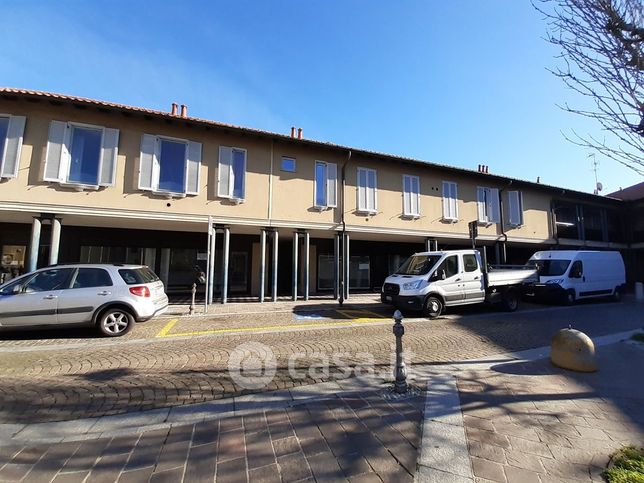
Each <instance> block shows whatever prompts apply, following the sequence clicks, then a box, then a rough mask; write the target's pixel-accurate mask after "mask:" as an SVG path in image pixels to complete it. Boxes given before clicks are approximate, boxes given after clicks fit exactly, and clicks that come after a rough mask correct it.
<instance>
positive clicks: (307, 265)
mask: <svg viewBox="0 0 644 483" xmlns="http://www.w3.org/2000/svg"><path fill="white" fill-rule="evenodd" d="M310 243H311V239H310V235H309V232H308V231H306V232H304V275H303V276H304V300H308V299H309V274H310V270H309V269H310V262H309V256H310V253H309V247H310Z"/></svg>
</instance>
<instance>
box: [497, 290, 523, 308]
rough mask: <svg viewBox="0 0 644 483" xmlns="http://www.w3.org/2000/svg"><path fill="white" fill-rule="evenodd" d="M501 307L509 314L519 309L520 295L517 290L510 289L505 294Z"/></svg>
mask: <svg viewBox="0 0 644 483" xmlns="http://www.w3.org/2000/svg"><path fill="white" fill-rule="evenodd" d="M501 306H502V307H503V309H504V310H506V311H508V312H514V311H515V310H517V309H518V308H519V295H518V294H517V291H516V290H513V289H509V290H506V291H505V293H504V294H503V301H502V302H501Z"/></svg>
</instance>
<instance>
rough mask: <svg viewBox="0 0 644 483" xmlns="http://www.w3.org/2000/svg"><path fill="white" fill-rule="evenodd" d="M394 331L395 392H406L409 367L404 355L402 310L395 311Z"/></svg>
mask: <svg viewBox="0 0 644 483" xmlns="http://www.w3.org/2000/svg"><path fill="white" fill-rule="evenodd" d="M394 320H395V323H394V327H393V332H394V335H395V336H396V367H395V368H394V378H395V382H394V392H396V393H398V394H404V393H406V392H407V369H406V368H405V361H404V360H403V356H402V336H403V334H404V333H405V327H403V325H402V314H401V313H400V310H396V311H395V312H394Z"/></svg>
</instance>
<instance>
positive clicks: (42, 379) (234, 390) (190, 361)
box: [0, 303, 642, 423]
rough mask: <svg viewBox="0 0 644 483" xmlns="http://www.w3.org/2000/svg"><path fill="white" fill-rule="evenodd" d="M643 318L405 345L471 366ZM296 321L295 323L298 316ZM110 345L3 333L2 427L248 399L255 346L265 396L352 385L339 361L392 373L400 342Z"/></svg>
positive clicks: (339, 336)
mask: <svg viewBox="0 0 644 483" xmlns="http://www.w3.org/2000/svg"><path fill="white" fill-rule="evenodd" d="M641 314H642V312H641V306H638V305H637V304H636V303H621V304H591V305H580V306H578V307H572V308H555V309H548V310H541V311H535V312H530V311H527V312H517V313H514V314H506V313H495V312H489V311H488V312H485V313H484V314H483V315H479V314H478V313H477V312H475V311H474V310H471V311H469V312H468V311H464V312H461V315H460V316H459V317H458V318H456V319H442V320H436V321H426V322H415V323H409V324H408V325H407V327H406V333H405V337H404V344H405V348H406V350H409V351H410V352H412V353H413V356H412V362H413V363H426V362H434V361H452V360H465V359H471V358H476V357H483V356H487V355H491V354H496V353H501V352H508V351H515V350H522V349H527V348H531V347H538V346H543V345H547V344H548V343H549V341H550V337H551V335H552V334H553V333H554V331H555V330H557V329H559V328H561V327H567V326H568V324H569V323H572V324H573V326H574V327H575V328H578V329H580V330H583V331H585V332H586V333H588V334H589V335H591V336H595V335H602V334H606V333H614V332H619V331H622V330H627V329H632V328H637V327H641V326H642V315H641ZM239 317H240V320H237V319H236V317H234V316H230V317H229V318H228V319H227V324H228V326H229V327H236V324H238V323H239V324H242V325H243V324H246V325H244V326H248V324H249V322H248V320H246V319H247V317H244V316H239ZM275 317H276V320H277V319H278V316H277V315H275ZM289 320H290V321H291V322H292V321H293V319H292V316H290V319H289ZM203 322H204V319H201V322H200V323H203ZM182 323H183V322H182ZM186 323H188V322H186ZM219 323H220V322H219ZM162 326H163V324H160V327H162ZM137 329H138V328H137ZM103 341H104V340H102V339H89V340H87V339H85V340H84V341H83V344H82V345H81V346H79V347H75V348H74V347H71V348H70V347H67V348H60V349H57V348H56V347H55V346H47V347H43V346H38V347H35V348H34V349H38V350H26V351H23V352H7V350H11V348H12V345H11V343H12V341H11V340H7V335H6V334H5V341H3V343H2V344H0V377H1V378H2V385H0V422H30V423H33V422H41V421H59V420H68V419H77V418H80V417H94V416H102V415H108V414H117V413H124V412H128V411H138V410H143V409H151V408H158V407H167V406H176V405H182V404H188V403H196V402H203V401H207V400H213V399H218V398H223V397H232V396H236V395H240V394H243V393H247V392H249V391H248V390H246V389H243V388H241V387H239V386H238V385H236V384H235V382H234V381H233V380H232V379H231V377H230V375H229V372H228V363H229V357H230V354H231V352H232V351H233V349H234V348H235V347H236V346H237V345H239V344H241V343H244V342H249V341H253V342H258V343H262V344H265V345H266V346H267V347H269V348H270V349H271V350H272V351H273V353H274V354H275V358H276V361H277V366H278V370H277V373H276V376H275V378H274V380H273V381H272V382H271V383H270V384H268V385H267V386H266V387H265V388H264V390H274V389H283V388H290V387H293V386H297V385H302V384H310V383H313V382H323V381H325V380H329V379H332V378H334V377H336V376H337V375H338V371H340V372H341V373H342V375H343V376H346V372H344V370H342V368H340V367H337V366H338V364H337V359H335V357H340V360H341V361H343V362H346V363H348V364H349V365H350V366H351V367H356V366H357V368H358V369H359V370H364V366H365V364H367V365H368V364H369V363H371V362H373V364H374V367H375V370H377V371H383V373H385V374H389V373H390V364H391V358H392V343H393V341H394V339H393V336H392V334H391V326H390V325H389V324H386V325H375V326H367V325H364V326H356V327H351V328H338V327H332V328H316V329H314V330H313V329H310V330H305V331H288V330H284V331H280V332H271V333H256V332H252V331H249V332H243V333H240V334H231V335H217V336H204V337H188V338H186V337H184V338H177V339H173V338H164V339H159V338H150V339H146V340H142V341H123V343H119V341H109V344H105V343H104V342H103ZM17 342H18V343H20V342H23V341H17ZM20 347H21V346H20ZM26 349H28V348H26ZM294 358H295V359H294ZM289 360H290V361H291V363H292V364H293V365H294V367H297V368H302V369H304V370H303V371H300V375H302V377H301V378H299V377H294V376H293V374H292V373H291V372H292V371H289V370H288V367H289ZM327 360H328V361H329V362H330V364H331V369H330V371H329V373H328V374H325V373H324V372H323V371H314V372H311V371H308V372H307V370H306V369H308V368H309V367H310V366H311V365H312V364H314V363H317V364H320V363H324V362H326V361H327ZM410 372H412V373H413V366H412V367H411V368H410Z"/></svg>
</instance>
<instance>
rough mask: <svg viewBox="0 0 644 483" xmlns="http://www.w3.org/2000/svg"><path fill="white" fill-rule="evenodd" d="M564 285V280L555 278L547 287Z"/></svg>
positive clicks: (549, 281) (547, 283) (548, 282)
mask: <svg viewBox="0 0 644 483" xmlns="http://www.w3.org/2000/svg"><path fill="white" fill-rule="evenodd" d="M562 283H563V278H553V279H552V280H548V281H547V282H546V285H561V284H562Z"/></svg>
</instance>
